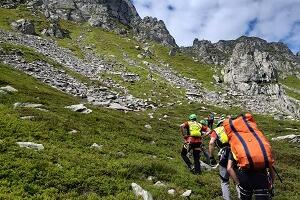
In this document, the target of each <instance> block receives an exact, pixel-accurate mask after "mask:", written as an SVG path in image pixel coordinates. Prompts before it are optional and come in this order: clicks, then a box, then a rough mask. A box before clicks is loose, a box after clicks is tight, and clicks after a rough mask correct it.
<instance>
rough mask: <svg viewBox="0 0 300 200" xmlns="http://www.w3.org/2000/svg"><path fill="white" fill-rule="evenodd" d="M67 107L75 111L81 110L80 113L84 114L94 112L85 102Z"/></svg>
mask: <svg viewBox="0 0 300 200" xmlns="http://www.w3.org/2000/svg"><path fill="white" fill-rule="evenodd" d="M65 108H68V109H70V110H71V111H73V112H79V113H84V114H89V113H91V112H92V110H90V109H88V108H87V107H85V106H84V105H83V104H77V105H71V106H66V107H65Z"/></svg>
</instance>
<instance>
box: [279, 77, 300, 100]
mask: <svg viewBox="0 0 300 200" xmlns="http://www.w3.org/2000/svg"><path fill="white" fill-rule="evenodd" d="M280 82H281V83H282V84H284V85H286V86H288V87H289V88H291V89H294V90H296V91H300V80H299V79H298V78H297V77H296V76H288V77H287V78H285V79H283V80H280ZM285 91H286V93H287V94H288V95H289V96H290V97H293V98H295V99H297V100H300V93H299V92H296V91H293V90H290V89H287V88H286V89H285Z"/></svg>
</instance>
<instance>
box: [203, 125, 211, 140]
mask: <svg viewBox="0 0 300 200" xmlns="http://www.w3.org/2000/svg"><path fill="white" fill-rule="evenodd" d="M210 132H211V130H210V128H208V127H206V129H205V130H204V131H202V133H203V135H202V136H201V137H202V138H205V137H207V136H208V135H209V134H210Z"/></svg>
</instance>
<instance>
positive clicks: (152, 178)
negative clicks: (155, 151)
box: [147, 176, 157, 181]
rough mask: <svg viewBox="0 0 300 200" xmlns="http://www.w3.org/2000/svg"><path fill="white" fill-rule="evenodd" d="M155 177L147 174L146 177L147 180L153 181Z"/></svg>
mask: <svg viewBox="0 0 300 200" xmlns="http://www.w3.org/2000/svg"><path fill="white" fill-rule="evenodd" d="M155 179H157V178H156V177H155V176H148V177H147V180H148V181H154V180H155Z"/></svg>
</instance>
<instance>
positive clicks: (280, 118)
mask: <svg viewBox="0 0 300 200" xmlns="http://www.w3.org/2000/svg"><path fill="white" fill-rule="evenodd" d="M274 119H275V120H277V121H281V120H284V116H283V115H282V114H277V115H274Z"/></svg>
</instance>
